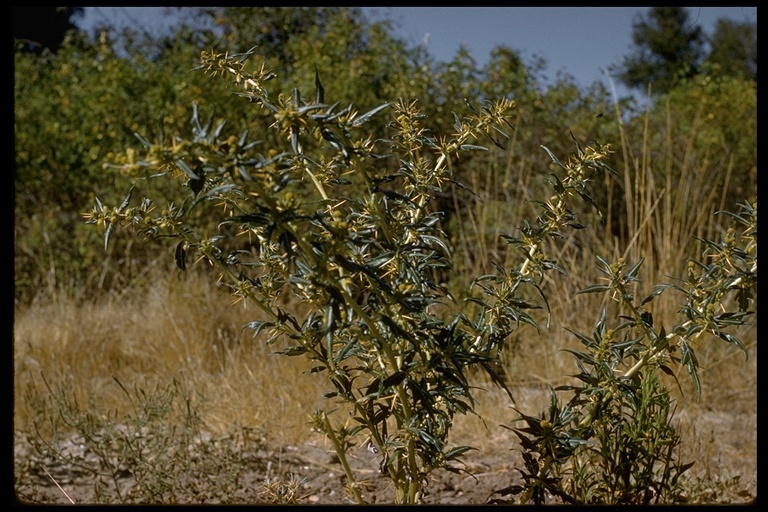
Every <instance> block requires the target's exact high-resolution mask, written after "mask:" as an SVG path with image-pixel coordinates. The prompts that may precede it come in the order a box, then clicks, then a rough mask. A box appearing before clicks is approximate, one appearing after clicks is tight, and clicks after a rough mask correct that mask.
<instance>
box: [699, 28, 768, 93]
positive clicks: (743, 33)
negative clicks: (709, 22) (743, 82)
mask: <svg viewBox="0 0 768 512" xmlns="http://www.w3.org/2000/svg"><path fill="white" fill-rule="evenodd" d="M709 43H710V51H709V54H708V55H707V58H706V61H705V63H706V64H708V65H710V66H713V67H716V69H717V70H718V71H719V72H720V73H723V74H725V75H729V76H737V77H742V78H749V79H752V80H755V81H757V26H756V25H755V24H754V23H748V22H743V23H739V22H735V21H731V20H727V19H719V20H717V23H716V24H715V31H714V33H713V34H712V36H711V37H710V38H709Z"/></svg>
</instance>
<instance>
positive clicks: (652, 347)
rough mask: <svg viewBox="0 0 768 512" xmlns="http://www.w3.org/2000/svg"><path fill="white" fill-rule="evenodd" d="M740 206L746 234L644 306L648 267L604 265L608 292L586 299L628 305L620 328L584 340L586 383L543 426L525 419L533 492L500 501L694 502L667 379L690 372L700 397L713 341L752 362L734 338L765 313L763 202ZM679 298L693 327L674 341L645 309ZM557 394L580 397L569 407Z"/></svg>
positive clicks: (508, 491) (732, 236) (727, 241)
mask: <svg viewBox="0 0 768 512" xmlns="http://www.w3.org/2000/svg"><path fill="white" fill-rule="evenodd" d="M739 206H740V211H739V212H738V213H731V212H724V213H725V214H727V215H729V216H730V217H732V219H733V220H734V221H735V222H736V224H737V225H740V227H741V231H738V230H737V229H736V227H730V228H728V229H727V231H726V233H725V235H724V237H723V240H721V241H720V242H715V241H711V240H702V242H703V243H704V245H705V251H704V254H703V255H702V257H701V258H700V259H699V260H696V259H692V260H690V261H689V265H688V268H687V274H686V276H685V278H683V279H680V280H679V281H678V282H675V283H672V284H663V285H660V286H657V287H656V288H655V289H654V290H653V291H652V292H651V293H650V294H649V295H648V296H647V297H645V298H643V299H642V300H640V301H639V302H638V301H637V300H636V298H635V297H634V296H633V294H632V293H631V291H630V285H631V283H636V282H638V281H639V279H638V277H637V274H638V271H639V269H640V266H641V264H642V261H640V262H638V263H636V264H634V265H631V266H627V264H626V262H625V261H623V260H619V261H617V262H616V263H613V264H610V263H608V262H606V261H605V260H602V259H599V266H598V268H599V270H600V271H601V272H602V273H603V274H604V275H605V279H606V281H607V282H606V283H604V284H596V285H593V286H590V287H588V288H586V289H585V290H583V291H581V292H579V293H606V294H608V296H609V297H610V298H611V299H613V300H614V301H615V302H616V303H617V304H618V308H619V315H618V319H619V320H618V323H617V324H616V325H615V326H614V327H612V328H611V327H609V326H608V321H607V314H606V310H605V309H604V310H603V311H602V314H601V316H600V319H599V321H598V322H597V325H596V326H595V329H594V331H593V332H592V335H591V336H587V335H583V334H579V333H574V334H575V335H576V337H577V338H578V340H579V341H580V342H581V343H582V344H583V345H584V347H585V349H584V350H583V351H571V352H572V354H573V356H574V360H575V362H576V365H577V367H578V370H579V373H577V374H576V375H575V377H576V378H577V379H578V380H579V381H581V383H582V384H581V385H578V386H573V385H564V386H560V387H557V388H554V389H552V390H551V400H550V405H549V408H548V410H547V411H545V412H544V413H542V414H541V415H540V416H532V415H526V414H523V413H520V417H519V418H518V421H519V422H522V423H523V424H524V425H523V426H518V427H514V428H512V430H513V431H514V432H515V434H516V435H517V436H518V437H519V439H520V441H521V445H522V450H523V458H524V463H525V469H523V470H520V472H521V474H522V478H523V483H522V484H515V485H512V486H509V487H507V488H504V489H501V490H499V491H497V493H498V494H500V495H501V496H502V497H503V498H502V499H499V500H494V501H495V502H497V503H498V502H507V498H504V497H507V496H512V498H511V500H514V501H516V502H517V503H529V502H532V503H535V504H543V503H546V502H547V501H549V500H553V499H554V500H559V501H561V502H563V503H571V504H670V503H676V502H684V501H685V489H684V485H683V483H684V482H683V479H682V476H683V474H684V473H685V472H686V471H687V470H688V469H690V467H691V466H692V464H691V463H682V462H680V461H679V460H678V451H679V450H678V449H679V445H680V443H681V438H680V435H679V433H678V432H677V431H676V430H675V428H674V426H673V424H672V419H673V414H674V407H673V405H672V399H671V398H670V392H669V389H668V388H667V387H665V385H664V384H663V383H662V378H663V377H662V375H666V376H669V377H671V378H672V380H674V381H677V372H676V371H675V370H676V368H684V369H685V370H687V372H688V374H689V375H690V377H691V378H692V381H693V384H694V388H695V391H696V393H697V395H699V393H700V389H701V388H700V386H701V384H700V381H699V377H698V366H699V365H698V360H697V358H696V355H695V352H694V346H695V345H696V344H698V343H702V342H703V341H704V340H705V339H706V338H705V335H709V336H711V337H714V338H717V339H721V340H723V341H725V342H727V343H729V344H732V345H735V346H736V347H738V348H739V349H740V350H741V351H742V352H743V353H744V355H745V357H746V356H747V355H748V352H747V349H746V348H745V346H744V345H743V343H742V342H741V340H740V339H739V338H738V337H737V336H735V335H734V334H732V333H731V332H729V331H730V330H731V329H733V328H736V327H739V326H742V325H745V324H746V320H747V317H748V316H749V315H751V314H753V313H754V311H752V310H750V306H752V305H754V304H756V295H757V293H756V292H757V203H756V201H755V202H754V203H753V204H750V203H744V204H741V205H739ZM669 290H674V291H677V292H680V293H682V294H683V295H684V297H685V302H684V304H683V305H682V307H681V308H680V310H679V313H680V314H681V315H682V316H683V317H684V318H685V320H684V321H682V322H681V323H679V324H676V325H673V326H672V327H671V328H670V329H669V331H667V329H666V328H665V327H664V326H663V325H661V326H658V325H655V324H654V320H653V316H652V315H651V314H650V312H648V311H647V310H646V309H645V308H644V306H645V305H646V304H648V303H650V302H651V301H652V300H653V299H654V298H655V297H657V296H659V295H660V294H661V293H664V292H667V291H669ZM678 385H679V383H678ZM557 392H570V393H571V394H572V397H571V398H570V400H568V402H567V403H566V404H562V403H561V402H560V400H559V399H558V397H557ZM518 412H519V411H518ZM511 500H510V501H511Z"/></svg>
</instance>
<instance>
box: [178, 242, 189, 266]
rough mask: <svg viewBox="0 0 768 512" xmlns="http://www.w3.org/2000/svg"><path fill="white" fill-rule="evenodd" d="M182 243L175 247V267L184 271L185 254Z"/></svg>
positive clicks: (185, 263)
mask: <svg viewBox="0 0 768 512" xmlns="http://www.w3.org/2000/svg"><path fill="white" fill-rule="evenodd" d="M184 244H185V242H184V241H181V242H179V243H178V245H177V246H176V266H177V267H179V269H180V270H186V269H187V261H186V257H187V252H186V250H185V249H184Z"/></svg>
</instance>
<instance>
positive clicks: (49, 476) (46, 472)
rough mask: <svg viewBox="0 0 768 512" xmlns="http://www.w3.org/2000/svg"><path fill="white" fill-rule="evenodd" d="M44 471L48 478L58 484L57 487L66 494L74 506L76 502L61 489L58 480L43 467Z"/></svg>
mask: <svg viewBox="0 0 768 512" xmlns="http://www.w3.org/2000/svg"><path fill="white" fill-rule="evenodd" d="M43 471H45V474H46V475H48V478H50V479H51V481H52V482H53V483H55V484H56V487H58V488H59V490H60V491H61V492H62V493H63V494H64V496H66V497H67V499H68V500H69V502H70V503H71V504H73V505H74V504H75V501H74V500H73V499H72V498H70V497H69V494H67V491H65V490H64V489H62V488H61V486H60V485H59V482H57V481H56V479H55V478H53V476H52V475H51V474H50V473H49V472H48V470H47V469H45V466H43Z"/></svg>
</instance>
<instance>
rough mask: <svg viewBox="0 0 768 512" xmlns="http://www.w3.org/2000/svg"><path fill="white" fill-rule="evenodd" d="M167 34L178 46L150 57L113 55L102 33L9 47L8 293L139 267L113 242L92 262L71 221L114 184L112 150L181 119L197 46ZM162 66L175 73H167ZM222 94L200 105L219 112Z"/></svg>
mask: <svg viewBox="0 0 768 512" xmlns="http://www.w3.org/2000/svg"><path fill="white" fill-rule="evenodd" d="M177 37H178V38H179V41H178V45H177V49H178V50H179V51H178V52H176V53H174V52H168V53H167V54H166V55H165V56H164V57H163V58H161V59H160V60H158V61H153V60H149V59H147V58H145V57H144V55H145V52H144V51H143V50H142V49H141V48H140V47H139V48H138V49H137V48H134V50H135V51H134V52H128V53H127V54H126V55H121V54H118V53H116V51H115V46H116V45H115V41H114V37H113V34H111V33H110V32H109V31H106V30H105V31H102V32H101V33H100V35H99V36H98V39H97V40H96V41H95V42H91V41H90V40H89V39H88V38H87V37H86V36H85V35H84V34H82V33H71V34H70V36H69V37H68V39H67V40H65V42H64V43H63V45H62V47H61V48H60V50H59V52H58V53H56V54H45V55H41V56H37V55H31V54H29V53H26V52H21V51H20V52H16V54H15V63H14V64H15V66H14V72H15V79H14V109H15V111H14V114H15V116H14V121H15V122H14V135H15V145H16V147H15V176H14V185H15V193H16V201H15V226H14V227H15V233H16V240H17V244H16V246H15V270H16V273H15V274H16V281H15V285H16V298H17V299H19V298H21V297H22V296H24V297H27V298H29V297H31V296H34V295H35V294H37V293H40V292H41V291H43V289H44V290H45V291H46V292H50V291H51V290H50V287H52V286H53V287H57V286H61V285H64V284H66V285H70V284H74V283H80V284H82V283H90V284H94V283H95V282H98V281H97V280H101V279H102V273H103V272H105V271H106V273H105V274H103V275H104V276H106V277H107V279H109V278H111V277H114V278H117V279H118V281H117V283H111V282H109V281H101V282H102V284H103V285H105V286H107V285H111V284H119V283H120V282H123V283H124V282H126V281H127V280H130V279H131V278H132V274H135V273H136V272H139V271H140V270H141V267H143V266H144V265H143V264H142V262H141V261H140V260H136V259H135V255H133V254H130V251H128V250H129V248H130V247H129V246H123V247H120V246H116V248H115V250H116V256H115V260H114V261H112V262H111V263H110V264H109V265H107V266H106V267H105V266H104V265H101V264H97V263H96V260H95V259H94V258H96V257H97V256H98V261H102V260H103V255H101V254H98V255H97V253H94V252H93V251H91V250H90V249H89V248H88V246H89V242H88V238H89V237H90V235H88V234H87V232H84V231H82V230H81V229H80V228H79V225H80V224H81V223H80V220H79V212H80V211H82V209H83V208H84V207H85V206H86V205H87V204H88V203H89V202H90V201H91V200H92V197H93V194H94V193H97V194H105V195H107V196H109V195H110V193H113V192H111V191H113V190H114V187H115V185H118V184H119V183H116V181H115V180H116V178H115V175H113V174H111V173H106V172H105V171H104V169H103V167H102V166H103V164H104V162H106V161H107V160H109V159H110V158H111V156H112V154H113V152H115V151H116V150H117V149H118V148H125V147H131V146H136V145H137V144H138V143H139V141H138V140H137V138H136V136H135V135H134V133H136V132H137V131H139V129H140V128H141V131H142V133H144V135H145V136H147V137H155V136H157V135H159V134H161V133H163V132H165V131H168V132H173V131H176V130H177V129H178V128H177V127H178V125H180V124H182V123H183V124H186V123H187V122H188V120H189V118H190V107H191V105H192V102H193V97H198V96H199V95H200V93H201V91H202V90H203V89H202V88H201V86H200V80H199V78H198V77H197V76H195V75H193V74H190V73H188V71H189V70H190V69H191V68H192V67H193V65H191V63H193V62H194V61H195V59H196V56H197V54H198V51H199V50H197V49H196V48H195V46H194V45H193V44H189V42H188V44H183V42H182V38H183V37H185V35H184V33H180V34H179V35H178V36H177ZM128 49H129V50H130V49H131V48H130V47H129V48H128ZM171 70H173V71H174V72H176V73H178V75H179V76H181V77H182V79H180V80H179V79H176V78H172V77H171V75H169V72H170V71H171ZM214 88H215V86H214ZM209 90H210V89H209ZM231 99H232V98H231V97H230V96H229V95H227V94H225V93H222V94H212V95H211V96H210V97H209V98H207V99H205V100H203V102H210V103H204V105H203V106H204V107H205V108H206V109H207V110H211V109H218V110H224V109H227V108H229V107H226V106H225V105H226V103H227V101H231ZM236 120H237V118H236V117H235V118H234V120H233V122H236ZM117 179H118V181H119V180H121V179H125V180H126V181H125V183H128V182H129V180H130V178H129V177H127V176H120V175H118V178H117ZM117 254H120V255H119V256H118V255H117ZM117 265H120V266H121V267H122V268H120V272H122V273H123V274H122V275H121V274H120V273H119V272H118V273H116V271H117V270H118V269H117V267H116V266H117ZM131 267H132V268H131Z"/></svg>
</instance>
